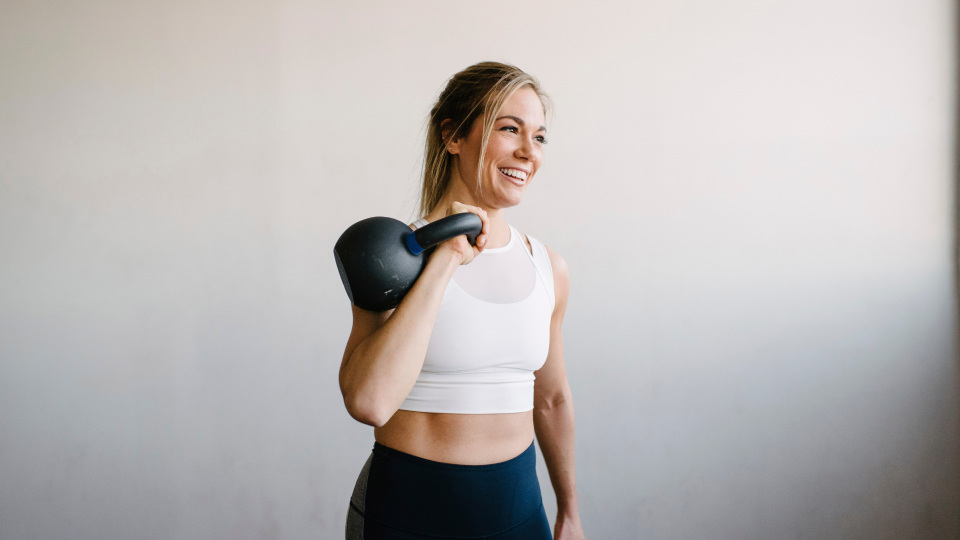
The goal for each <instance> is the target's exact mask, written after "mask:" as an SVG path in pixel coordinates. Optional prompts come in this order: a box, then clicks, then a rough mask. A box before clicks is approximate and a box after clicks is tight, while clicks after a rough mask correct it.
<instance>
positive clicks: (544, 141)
mask: <svg viewBox="0 0 960 540" xmlns="http://www.w3.org/2000/svg"><path fill="white" fill-rule="evenodd" d="M534 139H536V140H537V142H538V143H540V144H547V138H546V137H544V136H543V135H537V136H536V137H534Z"/></svg>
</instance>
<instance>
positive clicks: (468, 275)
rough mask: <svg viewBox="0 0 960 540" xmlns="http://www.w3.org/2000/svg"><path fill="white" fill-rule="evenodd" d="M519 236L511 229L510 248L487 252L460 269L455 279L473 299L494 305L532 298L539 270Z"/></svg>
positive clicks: (505, 247) (488, 250) (504, 247)
mask: <svg viewBox="0 0 960 540" xmlns="http://www.w3.org/2000/svg"><path fill="white" fill-rule="evenodd" d="M518 236H519V235H518V234H515V232H514V230H513V228H512V227H511V229H510V241H509V242H507V245H505V246H503V247H502V248H495V249H486V250H484V251H483V252H482V253H480V254H479V255H477V256H476V257H475V258H474V259H473V261H472V262H471V263H470V264H465V265H462V266H460V267H459V268H457V270H456V272H454V274H453V280H454V281H455V282H456V283H457V285H458V286H459V287H460V288H461V289H463V291H464V292H466V293H467V294H469V295H470V296H472V297H474V298H476V299H477V300H482V301H484V302H490V303H492V304H512V303H514V302H519V301H520V300H523V299H524V298H526V297H528V296H530V293H531V292H533V287H534V286H535V285H536V283H537V270H536V268H535V267H534V266H533V261H532V260H531V259H530V254H529V252H527V253H525V251H526V249H527V246H526V245H525V244H524V241H523V239H522V238H517V237H518Z"/></svg>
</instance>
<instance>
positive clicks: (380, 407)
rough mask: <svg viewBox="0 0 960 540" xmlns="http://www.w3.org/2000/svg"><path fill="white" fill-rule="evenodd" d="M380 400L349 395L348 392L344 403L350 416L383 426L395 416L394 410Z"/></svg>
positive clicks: (376, 425)
mask: <svg viewBox="0 0 960 540" xmlns="http://www.w3.org/2000/svg"><path fill="white" fill-rule="evenodd" d="M379 401H382V400H376V399H364V398H363V397H362V396H357V395H353V396H348V395H347V394H346V393H344V396H343V404H344V405H346V407H347V412H348V413H349V414H350V416H351V417H352V418H353V419H354V420H356V421H357V422H360V423H361V424H366V425H368V426H373V427H375V428H378V427H381V426H383V425H384V424H386V423H387V421H389V420H390V417H392V416H393V411H391V410H390V409H389V407H387V406H386V404H384V403H380V402H379Z"/></svg>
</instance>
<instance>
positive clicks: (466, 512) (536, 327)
mask: <svg viewBox="0 0 960 540" xmlns="http://www.w3.org/2000/svg"><path fill="white" fill-rule="evenodd" d="M545 100H546V96H545V95H544V94H543V93H542V92H541V90H540V85H539V83H538V82H537V80H536V79H534V78H533V77H531V76H530V75H528V74H526V73H524V72H523V71H521V70H519V69H517V68H516V67H513V66H510V65H505V64H500V63H496V62H484V63H480V64H477V65H474V66H471V67H469V68H467V69H465V70H463V71H461V72H460V73H458V74H456V75H454V76H453V78H451V79H450V81H449V82H448V84H447V86H446V88H445V89H444V91H443V92H442V93H441V95H440V97H439V99H438V100H437V104H436V105H435V106H434V107H433V110H432V111H431V118H430V126H429V130H428V133H427V144H426V162H425V166H424V179H423V188H422V192H421V201H420V204H421V213H422V215H424V217H423V219H421V220H419V221H418V222H416V223H415V224H413V225H411V227H412V228H414V229H415V228H417V227H418V226H422V225H424V224H426V223H429V222H433V221H436V220H437V219H440V218H443V217H445V216H448V215H451V214H455V213H459V212H472V213H475V214H477V215H478V216H480V218H481V220H482V222H483V229H482V232H481V234H480V235H479V236H478V237H477V242H476V246H471V245H470V244H469V242H468V241H467V240H466V237H464V236H460V237H457V238H453V239H451V240H448V241H446V242H443V243H442V244H440V245H439V246H438V247H437V248H436V250H435V251H434V252H433V254H432V255H431V256H430V258H429V261H428V263H427V265H426V268H425V270H424V272H423V274H421V276H420V278H419V279H418V280H417V282H416V284H415V285H414V287H413V288H412V289H411V290H410V292H408V293H407V295H406V296H405V297H404V299H403V301H402V302H401V303H400V305H399V306H398V307H397V308H396V309H394V310H392V311H388V312H385V313H374V312H369V311H364V310H362V309H359V308H357V307H356V306H353V329H352V331H351V333H350V338H349V340H348V341H347V346H346V350H345V351H344V354H343V362H342V364H341V366H340V388H341V392H342V393H343V399H344V403H345V404H346V407H347V411H348V412H349V413H350V415H351V416H352V417H353V418H355V419H356V420H358V421H360V422H363V423H365V424H369V425H372V426H374V427H375V430H374V436H375V438H376V443H375V444H374V449H373V453H372V454H371V456H370V458H369V459H368V460H367V463H366V465H365V466H364V467H363V470H362V471H361V473H360V478H359V479H358V480H357V486H356V489H355V491H354V494H353V497H352V498H351V501H350V508H349V511H348V517H347V538H348V540H353V539H359V538H365V539H367V540H376V539H380V538H384V539H386V538H390V539H399V538H403V539H419V538H496V539H499V540H509V539H514V538H516V539H521V538H522V539H526V540H529V539H546V538H550V528H549V524H548V522H547V519H546V515H545V513H544V510H543V504H542V501H541V498H540V487H539V483H538V481H537V476H536V469H535V466H536V465H535V459H536V454H535V452H534V448H533V438H534V434H536V437H537V440H538V441H539V443H540V448H541V451H542V453H543V456H544V459H545V461H546V464H547V468H548V470H549V472H550V480H551V481H552V482H553V486H554V490H555V491H556V494H557V507H558V512H557V520H556V526H555V537H556V538H557V539H558V540H561V539H562V540H568V539H578V538H583V532H582V529H581V526H580V517H579V515H578V510H577V496H576V486H575V478H574V431H573V430H574V419H573V402H572V399H571V395H570V388H569V386H568V384H567V378H566V371H565V368H564V360H563V337H562V335H561V329H560V327H561V323H562V322H563V315H564V311H565V309H566V305H567V296H568V293H569V275H568V272H567V266H566V263H564V261H563V259H561V258H560V256H559V255H557V254H556V252H554V251H553V250H550V249H549V248H545V247H544V246H543V244H541V243H540V242H539V241H537V240H535V239H533V238H530V237H527V236H524V235H521V234H519V233H518V232H517V231H516V230H515V229H514V228H513V227H511V226H510V225H508V224H507V223H506V222H505V221H504V216H503V211H504V209H505V208H509V207H511V206H516V205H517V204H519V203H520V201H521V199H522V198H523V193H524V191H525V190H526V188H527V185H529V184H530V182H531V181H532V180H533V177H534V176H535V174H536V172H537V170H539V168H540V166H541V164H542V162H543V145H544V144H545V143H546V128H545V127H544V125H545V122H544V116H545V109H546V106H545Z"/></svg>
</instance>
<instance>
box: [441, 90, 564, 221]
mask: <svg viewBox="0 0 960 540" xmlns="http://www.w3.org/2000/svg"><path fill="white" fill-rule="evenodd" d="M544 125H545V122H544V116H543V105H542V104H541V103H540V98H539V97H538V96H537V93H536V92H535V91H534V90H533V89H532V88H530V87H529V86H524V87H522V88H520V89H519V90H517V91H516V92H514V93H513V95H512V96H510V98H509V99H507V100H506V101H505V102H504V104H503V106H502V107H501V108H500V111H499V112H498V113H497V118H496V121H495V122H494V124H493V131H492V132H491V133H490V139H489V141H488V142H487V151H486V154H485V155H484V159H483V167H482V172H481V180H480V185H481V188H482V189H481V192H480V193H477V189H476V186H477V165H478V162H479V158H480V144H481V142H482V138H483V121H482V119H477V120H476V121H475V122H474V123H473V126H472V127H471V129H470V132H469V133H468V134H467V136H466V137H462V138H460V139H458V140H453V141H450V142H449V143H448V144H447V150H448V151H449V152H450V153H451V154H455V155H457V157H458V159H457V160H456V164H455V167H456V170H457V172H458V173H459V174H457V175H456V176H458V177H459V181H461V182H463V183H464V187H466V188H467V190H468V191H469V192H470V193H473V194H475V196H476V197H477V198H478V199H479V200H477V201H476V202H478V203H480V204H481V205H482V206H485V207H487V208H508V207H511V206H516V205H518V204H520V201H521V199H523V192H524V191H525V190H526V189H527V186H528V185H529V184H530V182H531V181H532V180H533V177H534V175H535V174H536V173H537V170H538V169H539V168H540V164H541V163H542V161H543V145H544V144H546V142H547V141H546V137H547V130H546V128H545V127H544ZM454 180H457V178H454Z"/></svg>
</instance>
